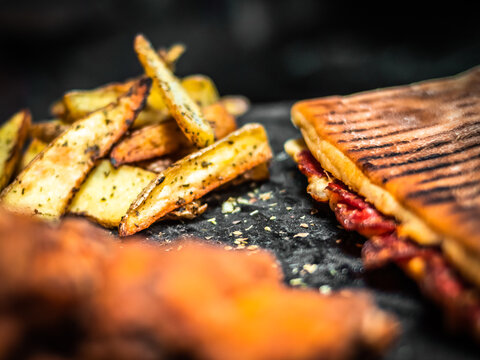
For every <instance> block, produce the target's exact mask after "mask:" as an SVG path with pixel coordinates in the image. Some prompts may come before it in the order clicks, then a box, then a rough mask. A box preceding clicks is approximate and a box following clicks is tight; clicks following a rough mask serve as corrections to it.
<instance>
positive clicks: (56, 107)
mask: <svg viewBox="0 0 480 360" xmlns="http://www.w3.org/2000/svg"><path fill="white" fill-rule="evenodd" d="M50 114H51V115H52V116H54V117H55V118H60V119H64V118H65V117H66V115H67V109H66V107H65V105H64V104H63V101H62V99H60V100H57V101H55V102H54V103H53V104H52V105H51V106H50Z"/></svg>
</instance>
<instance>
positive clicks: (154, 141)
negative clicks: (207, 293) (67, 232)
mask: <svg viewBox="0 0 480 360" xmlns="http://www.w3.org/2000/svg"><path fill="white" fill-rule="evenodd" d="M134 49H135V52H136V54H137V56H138V59H139V61H140V63H141V64H142V66H143V68H144V70H145V74H144V75H141V76H139V77H137V78H133V79H129V80H127V81H123V82H119V83H112V84H107V85H104V86H101V87H99V88H96V89H93V90H81V91H69V92H67V93H66V94H64V96H63V97H62V98H61V99H60V100H59V101H57V102H56V103H54V104H53V105H52V107H51V113H52V116H53V117H54V119H52V120H50V121H45V122H40V123H32V119H31V114H30V112H29V111H28V110H22V111H20V112H18V113H17V114H15V115H14V116H13V117H12V118H11V119H10V120H8V121H7V122H6V123H5V124H4V125H2V126H1V127H0V190H1V189H3V190H2V192H1V195H0V206H2V207H4V208H6V209H8V210H10V211H13V212H16V213H23V214H29V215H31V216H35V217H39V218H42V219H47V220H53V221H56V220H58V219H60V218H61V217H62V216H63V215H65V214H75V215H81V216H86V217H88V218H90V219H92V220H94V221H96V222H97V223H99V224H101V225H103V226H105V227H110V228H116V227H118V232H119V235H120V236H127V235H131V234H134V233H136V232H138V231H141V230H143V229H145V228H148V227H149V226H150V225H151V224H153V223H154V222H156V221H157V220H160V219H165V218H170V219H172V218H174V219H176V218H187V219H189V218H193V217H195V216H197V215H199V214H201V213H202V212H204V211H205V209H206V204H203V203H202V201H201V198H202V196H204V195H205V194H206V193H208V192H210V191H212V190H214V189H216V188H218V187H219V186H221V185H224V184H226V183H228V182H230V181H231V180H233V179H236V178H237V179H238V178H241V177H242V176H243V177H244V178H245V179H253V180H263V179H265V178H267V177H268V175H269V173H268V161H269V160H270V159H271V157H272V152H271V149H270V146H269V143H268V138H267V134H266V131H265V129H264V128H263V126H262V125H260V124H246V125H244V126H243V127H241V128H239V129H237V123H236V120H235V117H236V116H238V115H241V114H243V113H244V112H245V111H246V110H247V109H248V106H249V104H248V100H246V99H245V98H243V97H240V96H237V97H235V96H230V97H228V96H227V97H223V98H221V97H219V94H218V91H217V88H216V86H215V84H214V83H213V81H212V80H211V79H210V78H208V77H206V76H203V75H192V76H188V77H186V78H183V79H179V78H177V77H176V76H175V75H174V68H175V62H176V61H177V59H178V58H179V57H180V56H181V55H182V53H183V52H184V50H185V49H184V47H183V46H181V45H174V46H173V47H171V48H170V49H168V50H166V49H161V50H159V51H156V50H155V49H154V48H153V47H152V45H151V44H150V42H149V41H148V40H147V39H146V38H145V37H144V36H143V35H137V37H136V38H135V41H134ZM27 144H28V146H26V145H27ZM25 147H26V149H25V150H24V148H25Z"/></svg>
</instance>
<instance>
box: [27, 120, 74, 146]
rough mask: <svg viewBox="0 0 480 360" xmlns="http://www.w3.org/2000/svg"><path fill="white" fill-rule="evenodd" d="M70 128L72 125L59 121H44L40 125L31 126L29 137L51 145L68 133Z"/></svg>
mask: <svg viewBox="0 0 480 360" xmlns="http://www.w3.org/2000/svg"><path fill="white" fill-rule="evenodd" d="M69 127H70V124H65V123H64V122H62V121H61V120H59V119H54V120H50V121H43V122H39V123H33V124H32V125H31V126H30V130H29V132H28V135H29V137H31V138H33V139H39V140H41V141H43V142H46V143H49V142H51V141H52V140H53V139H55V138H56V137H57V136H59V135H60V134H62V133H63V132H64V131H66V130H67V129H68V128H69Z"/></svg>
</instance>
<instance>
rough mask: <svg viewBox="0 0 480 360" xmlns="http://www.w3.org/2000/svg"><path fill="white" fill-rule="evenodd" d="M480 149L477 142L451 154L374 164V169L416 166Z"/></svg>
mask: <svg viewBox="0 0 480 360" xmlns="http://www.w3.org/2000/svg"><path fill="white" fill-rule="evenodd" d="M449 144H450V143H449ZM478 147H480V143H479V142H475V143H473V144H469V145H467V146H464V147H460V148H456V149H455V150H453V151H451V152H449V153H446V152H443V153H438V152H437V153H435V154H429V155H425V156H422V157H417V158H413V159H408V160H405V161H402V162H398V163H389V164H380V165H375V164H373V169H375V170H379V169H388V168H394V167H399V166H404V165H410V164H416V163H420V162H424V161H429V160H434V159H441V158H444V157H449V156H452V155H455V154H460V153H462V152H464V151H467V150H472V149H475V148H478Z"/></svg>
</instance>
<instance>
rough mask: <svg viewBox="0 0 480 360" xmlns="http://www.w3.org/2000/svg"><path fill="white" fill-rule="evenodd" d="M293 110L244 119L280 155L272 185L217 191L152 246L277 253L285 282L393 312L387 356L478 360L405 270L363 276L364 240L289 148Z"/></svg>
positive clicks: (284, 107)
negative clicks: (320, 196) (313, 190)
mask: <svg viewBox="0 0 480 360" xmlns="http://www.w3.org/2000/svg"><path fill="white" fill-rule="evenodd" d="M291 105H292V102H282V103H273V104H263V105H254V106H253V107H252V109H251V110H250V111H249V112H248V113H247V114H246V115H244V116H243V117H242V118H241V119H239V122H240V124H244V123H247V122H258V123H261V124H263V125H264V126H265V127H266V129H267V132H268V135H269V139H270V144H271V146H272V148H273V151H274V158H273V160H272V162H271V165H270V171H271V176H270V180H268V181H265V182H262V183H246V184H242V185H240V186H237V187H232V188H228V189H224V190H221V191H216V192H214V193H211V194H209V195H208V196H207V197H206V201H207V203H208V210H207V211H206V212H205V213H204V214H203V215H201V216H200V217H198V218H196V219H194V220H189V221H165V222H159V223H157V224H154V225H153V226H152V227H150V228H149V229H147V230H145V231H144V232H143V234H144V235H146V236H147V239H148V240H147V241H159V242H165V241H175V240H174V239H176V238H178V237H179V236H184V237H199V238H203V239H206V240H207V241H210V242H214V243H221V244H224V245H225V246H230V247H232V248H242V247H245V248H250V249H254V248H256V247H260V248H265V249H268V250H271V251H272V252H273V253H274V254H275V255H276V256H277V258H278V260H279V262H280V264H281V267H282V269H283V272H284V275H285V282H286V283H287V284H290V285H291V286H304V287H309V288H314V289H318V291H323V292H328V291H329V290H335V289H343V288H359V289H366V290H367V291H370V292H372V293H373V294H374V296H375V299H376V301H377V303H378V304H379V306H380V307H382V308H384V309H386V310H389V311H391V312H393V313H394V314H395V315H396V316H397V317H398V319H399V320H400V322H401V325H402V335H401V337H400V339H399V341H397V343H396V344H395V346H394V347H393V348H392V349H391V350H390V352H389V353H388V354H387V355H386V357H385V359H389V360H394V359H395V360H405V359H422V360H428V359H479V358H480V348H479V347H477V346H476V345H475V344H474V343H473V342H472V341H471V340H469V339H468V338H464V337H461V336H458V335H457V336H454V335H452V334H450V333H449V332H448V330H447V329H446V328H445V326H444V324H443V321H442V314H441V311H440V310H439V309H437V308H436V307H435V306H434V305H433V304H432V303H430V302H429V301H428V300H425V299H423V298H422V296H421V294H420V293H419V291H418V289H417V287H416V285H415V283H413V281H411V280H410V279H408V278H407V277H406V276H405V275H404V274H403V273H402V272H401V271H400V270H399V269H397V268H396V267H394V266H388V267H386V268H384V269H381V270H377V271H373V272H366V271H364V270H363V267H362V263H361V259H360V250H361V244H362V243H363V238H362V237H361V236H359V235H357V234H354V233H348V232H346V231H344V230H342V229H341V228H340V227H339V225H338V223H337V221H336V219H335V217H334V215H333V213H332V212H331V210H330V209H329V208H328V206H327V205H325V204H319V203H316V202H315V201H313V200H312V199H311V198H310V196H308V194H307V193H306V191H305V189H306V186H307V182H306V179H305V177H304V176H303V175H302V174H300V172H299V171H298V170H297V168H296V166H295V164H294V162H293V161H292V160H291V159H290V158H289V156H288V155H287V154H286V153H285V152H284V151H283V144H284V142H285V141H286V140H287V139H289V138H292V137H298V136H299V131H298V130H297V129H295V128H294V127H293V125H292V124H291V122H290V107H291ZM222 210H223V211H222ZM232 210H233V211H232ZM338 341H342V340H341V339H338Z"/></svg>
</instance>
